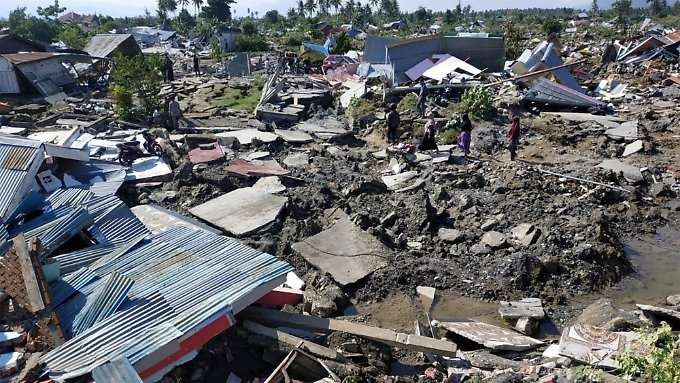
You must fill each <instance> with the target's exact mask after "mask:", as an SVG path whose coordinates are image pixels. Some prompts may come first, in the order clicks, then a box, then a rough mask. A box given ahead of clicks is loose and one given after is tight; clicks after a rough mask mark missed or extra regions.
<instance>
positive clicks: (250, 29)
mask: <svg viewBox="0 0 680 383" xmlns="http://www.w3.org/2000/svg"><path fill="white" fill-rule="evenodd" d="M241 30H242V31H243V33H245V34H246V35H248V36H252V35H254V34H256V33H257V27H256V26H255V23H254V22H253V21H252V20H246V21H244V22H243V23H241Z"/></svg>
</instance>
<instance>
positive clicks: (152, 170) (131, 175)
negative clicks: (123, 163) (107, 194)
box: [125, 157, 172, 181]
mask: <svg viewBox="0 0 680 383" xmlns="http://www.w3.org/2000/svg"><path fill="white" fill-rule="evenodd" d="M166 178H172V168H170V165H168V164H167V163H166V162H165V161H163V159H162V158H159V157H145V158H138V159H136V160H135V161H134V162H133V163H132V165H130V167H129V168H128V170H127V174H126V175H125V181H156V180H158V181H162V180H165V179H166Z"/></svg>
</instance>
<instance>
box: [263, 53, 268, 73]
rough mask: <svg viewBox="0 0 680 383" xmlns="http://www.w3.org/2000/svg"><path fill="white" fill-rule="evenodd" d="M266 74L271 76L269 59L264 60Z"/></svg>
mask: <svg viewBox="0 0 680 383" xmlns="http://www.w3.org/2000/svg"><path fill="white" fill-rule="evenodd" d="M264 73H266V74H269V57H267V58H266V59H264Z"/></svg>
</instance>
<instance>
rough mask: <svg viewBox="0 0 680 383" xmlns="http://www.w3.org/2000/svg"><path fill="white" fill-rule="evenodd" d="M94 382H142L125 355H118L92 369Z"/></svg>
mask: <svg viewBox="0 0 680 383" xmlns="http://www.w3.org/2000/svg"><path fill="white" fill-rule="evenodd" d="M92 378H94V381H95V383H121V382H125V383H143V382H142V379H141V378H140V377H139V375H137V371H135V369H134V368H133V367H132V365H131V364H130V361H129V360H127V358H125V357H118V358H115V359H113V360H112V361H110V362H108V363H104V364H102V365H101V366H99V367H97V368H95V369H94V370H92Z"/></svg>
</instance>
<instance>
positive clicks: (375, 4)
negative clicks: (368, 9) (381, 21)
mask: <svg viewBox="0 0 680 383" xmlns="http://www.w3.org/2000/svg"><path fill="white" fill-rule="evenodd" d="M379 2H380V0H368V3H369V4H371V6H373V8H375V9H376V10H377V9H378V3H379Z"/></svg>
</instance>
